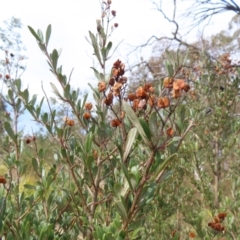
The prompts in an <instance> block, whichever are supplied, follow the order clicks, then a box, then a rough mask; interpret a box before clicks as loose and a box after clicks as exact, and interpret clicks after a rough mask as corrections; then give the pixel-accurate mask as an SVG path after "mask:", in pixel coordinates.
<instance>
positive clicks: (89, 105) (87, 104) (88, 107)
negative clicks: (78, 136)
mask: <svg viewBox="0 0 240 240" xmlns="http://www.w3.org/2000/svg"><path fill="white" fill-rule="evenodd" d="M84 107H85V109H87V110H89V111H90V110H91V109H92V107H93V105H92V103H90V102H87V103H85V106H84Z"/></svg>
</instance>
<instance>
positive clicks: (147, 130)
mask: <svg viewBox="0 0 240 240" xmlns="http://www.w3.org/2000/svg"><path fill="white" fill-rule="evenodd" d="M139 122H140V124H141V125H142V128H143V130H144V132H145V134H146V136H147V138H148V139H149V140H151V132H150V129H149V126H148V124H147V122H146V121H145V120H144V119H143V118H139Z"/></svg>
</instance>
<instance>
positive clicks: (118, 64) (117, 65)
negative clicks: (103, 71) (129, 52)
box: [113, 59, 121, 69]
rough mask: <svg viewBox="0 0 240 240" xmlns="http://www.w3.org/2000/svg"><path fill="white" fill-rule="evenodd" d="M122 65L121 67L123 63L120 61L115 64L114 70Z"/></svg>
mask: <svg viewBox="0 0 240 240" xmlns="http://www.w3.org/2000/svg"><path fill="white" fill-rule="evenodd" d="M120 65H121V61H120V60H119V59H118V60H117V61H116V62H115V63H113V67H114V68H116V69H117V68H120Z"/></svg>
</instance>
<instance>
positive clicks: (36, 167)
mask: <svg viewBox="0 0 240 240" xmlns="http://www.w3.org/2000/svg"><path fill="white" fill-rule="evenodd" d="M32 166H33V170H34V171H35V172H36V173H37V174H38V162H37V160H36V158H32Z"/></svg>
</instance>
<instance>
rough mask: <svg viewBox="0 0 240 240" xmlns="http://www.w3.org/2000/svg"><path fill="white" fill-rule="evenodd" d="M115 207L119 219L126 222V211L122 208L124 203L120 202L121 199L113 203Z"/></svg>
mask: <svg viewBox="0 0 240 240" xmlns="http://www.w3.org/2000/svg"><path fill="white" fill-rule="evenodd" d="M115 206H116V208H117V211H118V212H119V214H120V215H121V217H122V218H123V219H124V220H126V219H127V211H126V208H125V206H124V203H123V202H122V199H121V200H117V201H116V202H115Z"/></svg>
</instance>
